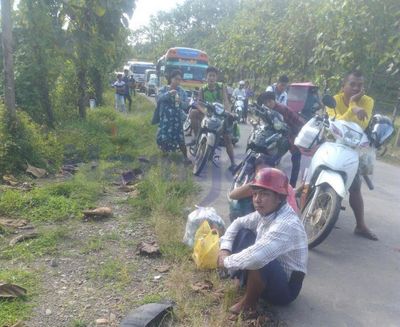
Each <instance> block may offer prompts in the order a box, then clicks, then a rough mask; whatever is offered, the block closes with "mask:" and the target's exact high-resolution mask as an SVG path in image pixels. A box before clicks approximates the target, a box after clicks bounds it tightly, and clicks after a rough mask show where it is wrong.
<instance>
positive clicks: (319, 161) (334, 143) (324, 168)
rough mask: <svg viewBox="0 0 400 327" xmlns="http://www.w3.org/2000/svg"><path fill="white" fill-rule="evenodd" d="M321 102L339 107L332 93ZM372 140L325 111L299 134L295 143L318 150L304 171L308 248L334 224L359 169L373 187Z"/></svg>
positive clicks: (303, 205)
mask: <svg viewBox="0 0 400 327" xmlns="http://www.w3.org/2000/svg"><path fill="white" fill-rule="evenodd" d="M322 102H323V104H324V105H325V106H328V107H331V108H335V107H336V102H335V100H334V99H333V97H331V96H329V95H327V96H324V98H323V100H322ZM386 139H387V138H386ZM370 143H371V147H370ZM372 143H373V142H370V140H369V139H368V137H367V135H366V134H365V133H364V131H363V130H362V128H361V127H360V126H359V125H358V124H356V123H352V122H347V121H343V120H336V119H335V118H332V119H330V118H329V117H328V115H327V114H326V111H325V110H324V111H323V113H322V115H317V116H315V117H313V118H312V119H311V120H310V121H309V122H308V123H307V124H306V125H304V126H303V128H302V129H301V131H300V133H299V135H298V136H297V137H296V139H295V145H296V146H297V147H298V148H299V149H300V150H301V151H302V152H303V153H305V152H307V151H312V152H313V151H315V149H316V151H315V153H313V157H312V160H311V165H310V167H309V169H308V170H307V171H306V173H305V178H304V184H303V191H302V195H301V199H300V207H301V210H302V211H301V219H302V221H303V224H304V227H305V230H306V233H307V236H308V245H309V248H313V247H315V246H317V245H318V244H320V243H321V242H322V241H323V240H325V238H326V237H327V236H328V235H329V233H330V232H331V230H332V228H333V227H334V226H335V223H336V221H337V219H338V217H339V213H340V209H341V202H342V200H343V199H344V198H345V197H346V195H347V193H348V190H349V188H350V186H351V184H352V183H353V180H354V178H355V176H356V174H357V172H358V170H359V169H360V174H361V175H362V176H363V177H364V179H365V180H366V182H367V185H368V187H369V188H370V189H373V185H372V183H371V181H370V179H369V178H368V176H367V174H371V173H372V168H373V161H374V155H375V147H374V146H373V144H372ZM313 149H314V150H313ZM360 154H362V155H361V158H362V160H361V161H362V162H360Z"/></svg>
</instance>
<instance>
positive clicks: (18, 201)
mask: <svg viewBox="0 0 400 327" xmlns="http://www.w3.org/2000/svg"><path fill="white" fill-rule="evenodd" d="M99 171H100V173H101V167H99ZM99 180H100V177H99V174H96V173H94V172H92V175H91V174H88V172H87V171H86V172H85V170H84V171H82V172H80V173H78V174H77V175H76V176H75V177H74V178H73V179H70V180H68V181H65V182H60V183H55V184H49V185H45V186H42V187H38V188H35V189H33V190H31V191H29V192H21V191H18V190H10V189H7V190H5V191H4V192H2V193H0V214H3V215H7V216H11V217H13V216H14V217H21V218H26V219H29V220H30V221H47V222H48V221H61V220H65V219H70V218H73V217H78V216H80V215H81V212H82V210H83V209H87V208H88V207H92V206H94V204H95V201H96V200H97V198H98V197H99V195H100V194H101V192H102V187H101V186H102V185H101V182H99Z"/></svg>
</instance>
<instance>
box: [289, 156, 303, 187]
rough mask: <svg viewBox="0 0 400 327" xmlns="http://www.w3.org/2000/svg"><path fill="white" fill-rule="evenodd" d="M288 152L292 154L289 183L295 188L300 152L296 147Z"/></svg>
mask: <svg viewBox="0 0 400 327" xmlns="http://www.w3.org/2000/svg"><path fill="white" fill-rule="evenodd" d="M290 152H291V154H292V159H291V160H292V172H291V174H290V185H292V187H293V188H295V187H296V183H297V178H298V177H299V172H300V163H301V152H300V150H299V149H297V148H295V149H294V150H291V151H290Z"/></svg>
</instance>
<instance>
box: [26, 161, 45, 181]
mask: <svg viewBox="0 0 400 327" xmlns="http://www.w3.org/2000/svg"><path fill="white" fill-rule="evenodd" d="M27 166H28V168H26V172H27V173H31V174H32V175H33V176H35V177H36V178H42V177H43V176H45V175H46V174H47V171H46V170H45V169H42V168H37V167H35V166H32V165H30V164H28V163H27Z"/></svg>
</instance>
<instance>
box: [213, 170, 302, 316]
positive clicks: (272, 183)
mask: <svg viewBox="0 0 400 327" xmlns="http://www.w3.org/2000/svg"><path fill="white" fill-rule="evenodd" d="M252 188H253V203H254V207H255V209H256V211H255V212H253V213H251V214H249V215H247V216H244V217H241V218H237V219H236V220H235V221H233V222H232V224H231V225H230V226H229V227H228V229H227V230H226V232H225V235H224V236H223V237H222V238H221V244H220V252H219V256H218V265H219V267H221V268H224V269H228V271H229V272H230V273H231V276H232V277H233V278H235V279H236V281H237V282H240V285H241V286H245V287H246V291H245V294H244V296H243V297H242V298H241V300H240V301H239V302H238V303H236V304H235V305H234V306H232V307H231V308H230V312H232V313H233V314H235V315H238V314H240V313H241V312H243V313H246V314H248V315H254V314H256V312H255V309H256V306H257V303H258V300H259V299H260V298H261V297H262V298H264V299H266V300H267V301H268V302H270V303H272V304H275V305H285V304H288V303H290V302H292V301H293V300H295V299H296V298H297V296H298V294H299V293H300V290H301V287H302V283H303V279H304V276H305V274H306V272H307V259H308V242H307V235H306V233H305V231H304V227H303V224H302V223H301V221H300V219H299V218H298V216H297V214H296V213H295V212H294V211H293V209H292V208H291V207H290V206H289V205H288V204H287V201H286V197H287V194H288V178H287V176H286V175H285V174H284V173H283V172H282V171H280V170H279V169H275V168H264V169H261V170H260V171H259V172H258V173H257V175H256V177H255V180H254V181H253V183H252Z"/></svg>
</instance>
